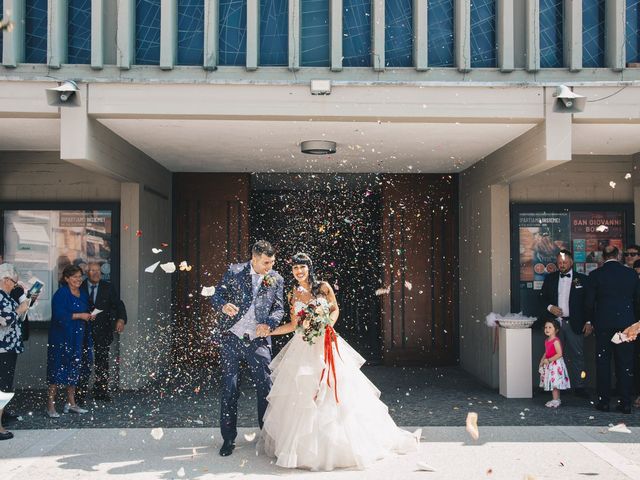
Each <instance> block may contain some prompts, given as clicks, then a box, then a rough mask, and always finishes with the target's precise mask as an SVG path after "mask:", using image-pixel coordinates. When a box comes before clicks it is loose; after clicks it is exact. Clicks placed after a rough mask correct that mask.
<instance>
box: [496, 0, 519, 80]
mask: <svg viewBox="0 0 640 480" xmlns="http://www.w3.org/2000/svg"><path fill="white" fill-rule="evenodd" d="M497 7H498V11H497V14H496V16H497V18H496V23H497V25H496V37H497V38H496V40H497V43H498V68H499V69H500V71H502V72H511V71H513V70H514V68H515V52H514V48H513V43H514V36H513V0H497Z"/></svg>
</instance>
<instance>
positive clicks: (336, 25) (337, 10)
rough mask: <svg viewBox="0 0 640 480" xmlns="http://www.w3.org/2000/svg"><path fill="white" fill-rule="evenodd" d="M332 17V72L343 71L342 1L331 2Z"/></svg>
mask: <svg viewBox="0 0 640 480" xmlns="http://www.w3.org/2000/svg"><path fill="white" fill-rule="evenodd" d="M329 14H330V16H331V21H330V22H331V71H332V72H339V71H341V70H342V0H330V2H329Z"/></svg>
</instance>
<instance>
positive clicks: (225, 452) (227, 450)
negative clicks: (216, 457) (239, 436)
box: [220, 440, 236, 457]
mask: <svg viewBox="0 0 640 480" xmlns="http://www.w3.org/2000/svg"><path fill="white" fill-rule="evenodd" d="M234 448H236V444H235V442H234V441H233V440H225V441H224V443H223V444H222V447H220V456H221V457H228V456H229V455H231V454H232V453H233V449H234Z"/></svg>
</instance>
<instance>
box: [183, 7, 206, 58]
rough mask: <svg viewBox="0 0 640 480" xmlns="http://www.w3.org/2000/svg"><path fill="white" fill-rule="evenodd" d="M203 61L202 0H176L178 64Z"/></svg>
mask: <svg viewBox="0 0 640 480" xmlns="http://www.w3.org/2000/svg"><path fill="white" fill-rule="evenodd" d="M203 63H204V0H178V65H202V64H203Z"/></svg>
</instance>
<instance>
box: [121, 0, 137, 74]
mask: <svg viewBox="0 0 640 480" xmlns="http://www.w3.org/2000/svg"><path fill="white" fill-rule="evenodd" d="M116 1H117V2H118V30H117V37H116V50H117V58H116V61H117V65H118V67H120V68H121V69H122V70H128V69H129V68H131V65H132V64H133V63H134V62H135V57H136V2H135V0H116Z"/></svg>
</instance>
